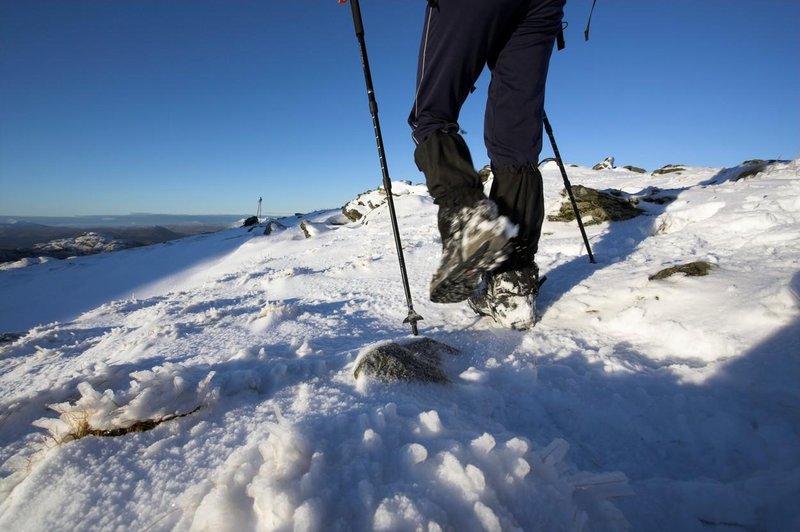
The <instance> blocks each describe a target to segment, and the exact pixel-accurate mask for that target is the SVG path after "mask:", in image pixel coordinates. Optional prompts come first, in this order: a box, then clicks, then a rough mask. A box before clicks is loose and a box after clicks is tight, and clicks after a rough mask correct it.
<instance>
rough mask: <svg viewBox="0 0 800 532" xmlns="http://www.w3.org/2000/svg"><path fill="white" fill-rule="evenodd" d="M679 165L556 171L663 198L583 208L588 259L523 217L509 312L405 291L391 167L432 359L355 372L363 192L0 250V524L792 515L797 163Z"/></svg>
mask: <svg viewBox="0 0 800 532" xmlns="http://www.w3.org/2000/svg"><path fill="white" fill-rule="evenodd" d="M681 168H683V169H684V170H682V171H676V172H670V173H666V174H660V175H652V174H637V173H633V172H629V171H627V170H624V169H621V168H614V169H606V170H600V171H593V170H590V169H587V168H580V167H569V168H568V171H569V174H570V178H571V180H572V181H573V183H574V184H582V185H585V186H590V187H593V188H598V189H605V188H616V189H620V190H623V191H624V192H626V193H629V194H632V195H634V196H638V197H645V196H647V195H648V194H650V193H651V192H652V188H651V187H658V189H660V190H661V192H660V193H659V195H660V196H661V195H668V196H672V197H675V198H676V199H675V200H674V201H672V202H670V203H666V204H663V205H660V204H654V203H647V202H641V203H640V204H639V206H640V207H642V208H644V209H646V211H647V215H645V216H640V217H637V218H634V219H632V220H628V221H625V222H612V223H603V224H599V225H594V226H589V227H587V231H588V233H589V237H590V240H591V243H592V247H593V251H594V253H595V256H596V257H597V259H598V264H596V265H592V264H590V263H589V261H588V259H587V257H586V255H585V254H584V252H583V249H582V242H581V238H580V234H579V232H578V229H577V226H576V225H575V224H574V223H558V222H549V221H546V222H545V226H544V236H543V239H542V242H541V245H540V252H539V255H538V257H537V261H538V263H539V266H540V269H541V271H542V273H543V274H546V275H547V276H548V281H547V283H545V284H544V285H543V287H542V291H541V293H540V295H539V299H538V301H537V305H538V308H539V314H540V322H539V323H538V324H537V325H536V327H535V328H534V329H533V330H532V331H528V332H519V331H512V330H505V329H499V328H496V327H494V326H493V324H492V322H491V321H490V320H489V319H488V318H478V317H477V316H475V315H474V314H473V313H471V311H470V310H469V309H468V308H467V306H466V305H465V304H453V305H435V304H433V303H430V302H429V301H428V300H427V297H426V296H427V285H428V282H429V280H430V277H431V275H432V273H433V270H434V268H435V266H436V263H437V260H438V254H439V252H440V242H439V240H438V235H437V232H436V229H435V213H436V207H435V205H433V203H432V201H431V198H430V197H429V196H428V195H427V191H426V189H425V187H424V186H421V185H410V184H406V183H399V182H398V183H397V190H395V191H394V192H395V194H396V197H395V202H396V207H397V213H398V216H399V222H400V227H401V230H402V236H403V244H404V251H405V259H406V262H407V265H408V268H409V271H410V281H411V289H412V294H413V295H414V298H415V299H414V304H415V309H416V310H417V311H418V312H419V313H420V314H421V315H423V316H424V317H425V320H424V321H422V322H420V324H419V325H420V330H421V333H422V334H424V335H427V336H429V337H431V338H434V339H436V340H438V341H441V342H444V343H447V344H449V345H452V346H454V347H457V348H458V349H459V350H460V351H461V354H460V355H458V356H455V357H448V359H447V362H446V364H447V367H446V368H445V369H446V371H447V373H448V375H449V376H450V377H451V380H452V383H450V384H448V385H421V384H385V383H381V382H377V381H371V380H369V379H368V378H367V377H361V378H359V379H358V380H356V379H355V378H354V377H353V369H354V366H355V362H356V359H357V357H358V355H359V353H360V352H362V350H363V348H364V347H365V346H367V345H370V344H375V343H378V342H381V341H385V340H391V339H398V338H404V337H407V336H408V334H409V331H408V329H407V326H406V325H403V323H402V320H403V318H404V317H405V314H406V312H407V309H406V307H405V302H404V296H403V290H402V286H401V284H400V282H399V275H398V266H397V260H396V256H395V252H394V242H393V240H392V237H391V232H390V224H389V220H388V208H387V205H386V204H385V202H383V201H382V200H383V199H385V197H382V195H381V194H380V193H379V192H374V193H370V194H369V198H372V199H374V200H375V201H373V202H372V206H371V207H375V208H368V209H367V208H363V207H365V206H367V207H369V205H368V203H369V202H368V201H363V202H362V203H364V205H359V208H360V209H361V210H360V211H359V212H360V213H361V214H362V219H360V220H359V221H358V222H354V223H350V224H347V225H337V224H333V223H332V222H337V223H341V216H340V215H339V213H338V212H337V211H320V212H317V213H313V214H311V215H308V216H305V217H301V218H291V219H283V220H280V222H281V224H283V225H285V226H286V229H275V230H273V232H272V234H270V235H269V236H264V235H263V234H262V233H263V231H261V230H258V229H256V230H253V231H248V229H246V228H237V229H231V230H228V231H223V232H220V233H216V234H213V235H201V236H196V237H191V238H186V239H182V240H179V241H173V242H170V243H166V244H161V245H156V246H149V247H146V248H137V249H131V250H124V251H118V252H114V253H110V254H104V255H97V256H91V257H80V258H74V259H68V260H65V261H47V262H43V263H35V262H34V261H31V262H29V263H28V265H27V266H24V267H22V265H18V266H19V267H15V268H13V269H6V270H3V271H0V293H2V294H3V297H2V298H0V332H3V333H6V332H9V333H10V332H21V333H23V335H22V337H20V338H18V339H13V337H9V338H11V341H9V342H7V343H5V344H4V345H2V346H0V464H2V465H0V530H50V529H65V528H70V529H73V528H77V529H87V530H214V531H218V530H287V529H295V530H428V531H435V530H626V529H633V530H648V531H649V530H690V531H691V530H709V529H718V530H736V529H747V530H798V529H800V510H798V508H797V498H798V495H800V446H799V445H798V443H797V442H798V436H800V406H799V405H800V389H798V386H797V382H798V378H800V352H799V351H798V349H797V344H798V340H800V294H799V293H800V264H799V263H798V258H800V204H798V200H797V198H798V197H800V160H797V161H792V162H788V163H775V164H772V165H770V166H767V167H766V168H765V169H764V170H763V171H761V172H760V173H759V174H757V175H755V176H753V177H749V178H747V179H741V180H738V181H734V180H733V178H728V176H730V175H733V173H731V172H730V171H723V170H722V169H715V168H698V167H683V166H682V167H681ZM543 173H544V176H545V186H546V204H547V208H548V212H556V211H557V210H558V208H559V206H560V203H561V201H562V197H561V196H560V194H559V193H560V191H561V189H562V184H561V177H560V174H559V172H558V169H557V167H556V166H555V165H553V164H550V163H549V164H547V165H545V166H544V169H543ZM362 199H364V198H362ZM357 204H358V202H356V205H357ZM303 221H306V222H307V223H306V224H305V225H306V227H307V228H310V231H308V233H309V234H310V238H306V237H305V234H304V232H303V230H302V229H301V227H300V224H301V222H303ZM697 260H703V261H706V262H708V263H710V264H712V265H713V268H712V270H711V272H710V273H709V275H708V276H706V277H686V276H684V275H676V276H673V277H669V278H667V279H665V280H660V281H655V280H649V277H650V276H651V275H653V274H654V273H656V272H658V271H660V270H662V269H664V268H667V267H670V266H675V265H679V264H684V263H687V262H693V261H697ZM154 421H163V422H161V423H160V424H155V423H152V425H153V426H149V427H146V428H147V429H149V430H141V431H136V432H130V433H126V434H122V432H125V431H124V430H123V429H126V428H131V427H134V428H135V427H136V426H137V424H139V425H141V424H142V423H146V422H154ZM87 430H91V431H93V432H87ZM81 431H83V434H82V433H81ZM76 435H82V436H83V437H81V438H77V439H76V437H75V436H76Z"/></svg>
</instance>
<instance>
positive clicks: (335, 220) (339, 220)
mask: <svg viewBox="0 0 800 532" xmlns="http://www.w3.org/2000/svg"><path fill="white" fill-rule="evenodd" d="M350 221H351V220H350V219H349V218H348V217H347V216H345V215H344V214H335V215H333V216H331V217H330V218H328V219H327V220H325V223H326V224H328V225H347V224H348V223H350Z"/></svg>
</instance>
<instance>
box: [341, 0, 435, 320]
mask: <svg viewBox="0 0 800 532" xmlns="http://www.w3.org/2000/svg"><path fill="white" fill-rule="evenodd" d="M346 1H347V0H339V3H340V4H343V3H344V2H346ZM350 8H351V9H352V11H353V25H354V26H355V30H356V38H358V45H359V47H360V48H361V64H362V66H363V67H364V81H365V82H366V85H367V99H368V100H369V112H370V114H371V115H372V126H373V128H374V129H375V141H376V143H377V145H378V159H380V163H381V173H382V174H383V188H384V189H385V190H386V201H387V203H388V204H389V217H390V218H391V220H392V232H393V233H394V244H395V247H396V248H397V259H398V261H399V262H400V275H401V277H402V280H403V288H404V289H405V293H406V303H407V304H408V316H407V317H406V319H405V320H403V323H409V324H411V332H412V333H413V334H414V336H417V322H418V321H420V320H421V319H422V316H420V315H419V314H417V313H416V311H415V310H414V305H413V303H412V302H411V288H409V286H408V273H407V272H406V261H405V259H404V258H403V245H402V243H401V242H400V229H399V228H398V226H397V214H396V213H395V210H394V200H393V199H392V181H391V179H389V168H388V166H387V164H386V154H385V152H384V149H383V135H381V124H380V121H379V120H378V102H377V101H376V100H375V89H374V88H373V86H372V73H371V72H370V69H369V59H368V58H367V44H366V41H365V39H364V22H363V21H362V19H361V8H360V7H359V4H358V0H350Z"/></svg>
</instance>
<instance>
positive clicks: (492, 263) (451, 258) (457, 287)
mask: <svg viewBox="0 0 800 532" xmlns="http://www.w3.org/2000/svg"><path fill="white" fill-rule="evenodd" d="M439 214H440V225H444V226H446V229H447V230H446V231H442V259H441V261H440V263H439V268H438V269H437V270H436V273H434V275H433V279H432V280H431V301H433V302H434V303H458V302H459V301H464V300H465V299H467V298H469V297H470V296H471V295H472V294H473V293H474V292H475V289H476V288H477V287H478V283H479V282H480V277H481V274H482V273H483V272H486V271H489V270H491V269H493V268H495V267H497V266H498V265H499V264H501V263H502V262H503V261H504V260H505V259H506V257H507V256H508V249H507V246H506V244H507V243H508V241H509V240H510V239H512V238H514V236H516V234H517V227H516V226H515V225H514V224H512V223H511V221H510V220H509V219H508V218H506V217H505V216H498V214H497V206H496V205H495V203H494V202H493V201H491V200H488V199H483V200H480V201H479V202H477V203H476V204H475V205H474V206H473V207H462V208H443V209H441V210H440V212H439Z"/></svg>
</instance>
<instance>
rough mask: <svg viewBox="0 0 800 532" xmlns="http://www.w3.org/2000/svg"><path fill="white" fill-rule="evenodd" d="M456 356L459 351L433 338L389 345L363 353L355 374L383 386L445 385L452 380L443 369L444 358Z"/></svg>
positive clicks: (390, 343) (384, 344)
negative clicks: (426, 383)
mask: <svg viewBox="0 0 800 532" xmlns="http://www.w3.org/2000/svg"><path fill="white" fill-rule="evenodd" d="M457 354H458V350H457V349H455V348H453V347H450V346H449V345H447V344H443V343H441V342H437V341H436V340H431V339H430V338H418V337H415V338H411V339H406V340H401V341H398V342H386V343H381V344H378V345H377V346H375V347H373V348H367V349H366V350H365V351H364V352H362V354H361V355H360V356H359V360H358V361H357V363H356V369H355V371H354V372H353V374H354V376H355V377H356V378H359V377H360V376H361V375H362V374H363V375H367V376H370V377H373V378H376V379H378V380H381V381H384V382H394V381H406V382H409V381H411V382H434V383H441V384H444V383H448V382H450V379H449V378H448V377H447V374H446V373H445V372H444V370H443V369H442V358H443V357H444V356H454V355H457Z"/></svg>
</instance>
